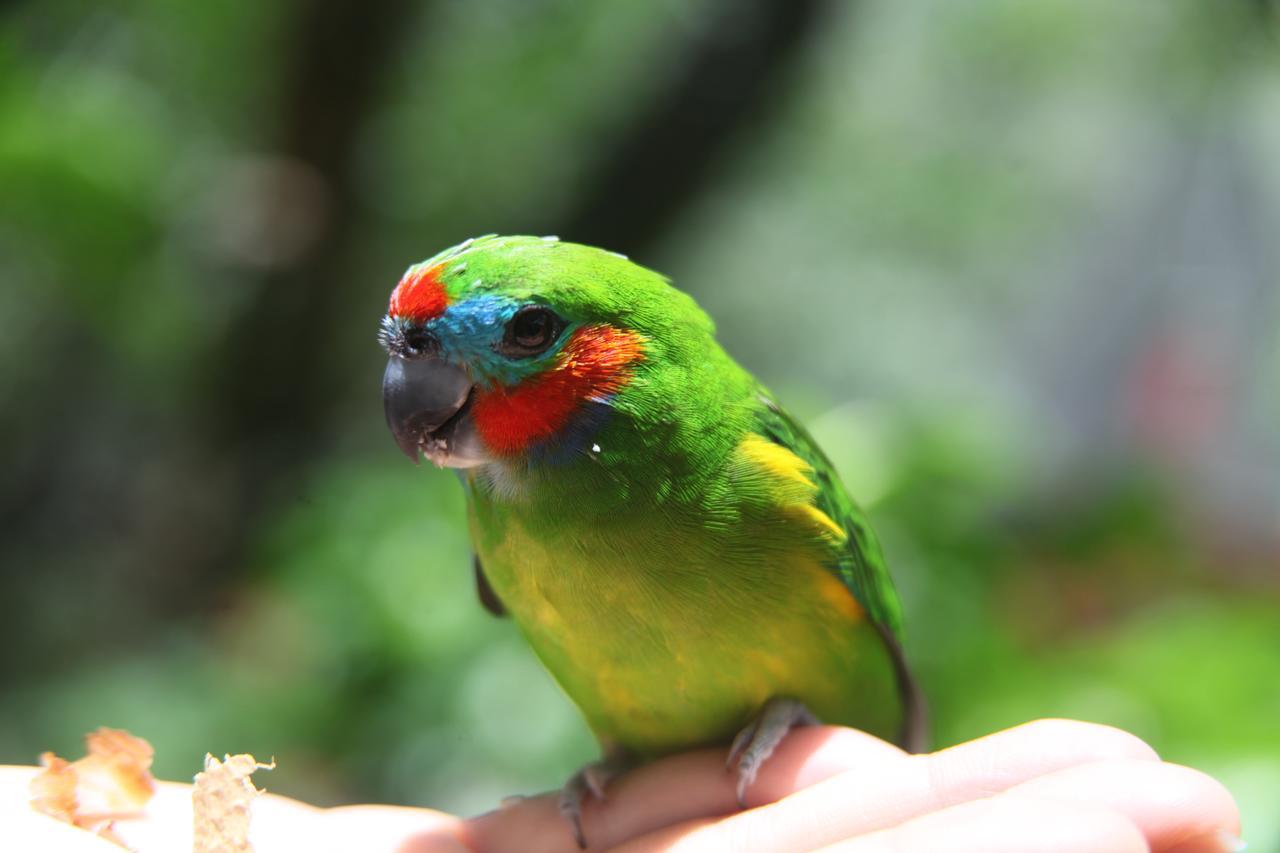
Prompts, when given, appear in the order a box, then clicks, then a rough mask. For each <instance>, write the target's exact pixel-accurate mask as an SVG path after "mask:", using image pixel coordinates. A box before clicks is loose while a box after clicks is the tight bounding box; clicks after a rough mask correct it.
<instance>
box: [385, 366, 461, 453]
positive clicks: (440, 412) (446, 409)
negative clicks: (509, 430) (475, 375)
mask: <svg viewBox="0 0 1280 853" xmlns="http://www.w3.org/2000/svg"><path fill="white" fill-rule="evenodd" d="M470 392H471V379H470V378H469V377H468V376H467V374H466V371H464V370H463V369H462V368H461V367H458V366H457V365H454V364H450V363H449V362H447V361H444V360H442V359H439V358H435V357H431V356H428V357H424V358H410V359H405V358H401V357H400V356H397V355H393V356H392V357H391V359H390V361H388V362H387V371H386V373H384V374H383V375H382V405H383V408H384V409H385V411H386V414H387V426H388V427H390V429H391V435H392V436H394V437H395V440H396V445H397V446H399V448H400V450H401V451H403V452H404V455H405V456H408V457H409V458H410V459H412V460H413V461H414V462H417V461H418V448H419V446H420V445H421V444H422V443H423V441H424V439H427V438H431V437H432V434H433V433H435V432H436V431H437V430H439V429H440V428H441V427H442V426H444V425H445V424H447V423H448V422H449V419H450V418H452V417H453V416H454V415H456V414H457V413H458V412H459V411H460V410H461V409H462V407H463V405H465V404H466V402H467V396H468V395H469V394H470Z"/></svg>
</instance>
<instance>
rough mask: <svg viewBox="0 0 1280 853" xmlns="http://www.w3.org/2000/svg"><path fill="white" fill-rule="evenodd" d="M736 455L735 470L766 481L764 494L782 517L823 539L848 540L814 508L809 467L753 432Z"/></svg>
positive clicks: (739, 447)
mask: <svg viewBox="0 0 1280 853" xmlns="http://www.w3.org/2000/svg"><path fill="white" fill-rule="evenodd" d="M736 454H737V456H738V463H739V468H740V470H742V471H744V472H745V473H746V475H747V476H755V477H761V478H764V479H766V480H769V481H770V482H769V486H770V488H769V489H768V491H769V492H771V493H772V495H773V497H774V500H775V501H776V503H777V504H778V506H779V508H780V509H781V510H782V512H783V513H784V514H785V515H787V516H788V517H791V518H794V519H795V520H796V521H797V522H798V523H799V524H801V525H802V526H804V527H808V528H810V529H814V530H816V531H817V532H818V534H819V535H820V536H822V537H823V538H824V539H831V540H833V541H835V542H837V543H841V542H844V541H845V540H846V539H848V538H849V537H848V534H847V533H846V532H845V530H844V528H842V527H841V526H840V525H839V524H837V523H836V522H835V520H833V519H832V518H831V516H829V515H827V514H826V513H825V512H823V511H822V510H821V509H819V508H818V507H817V506H815V505H814V503H813V499H814V497H815V496H816V495H817V494H818V486H817V484H816V483H814V482H813V480H811V479H810V477H811V475H812V474H813V466H812V465H810V464H809V463H808V462H805V461H804V460H803V459H801V458H800V457H799V456H797V455H796V454H794V453H792V452H791V451H790V450H788V449H787V448H786V447H783V446H782V445H781V444H778V443H776V442H773V441H769V440H768V439H767V438H764V437H763V436H759V435H755V434H754V433H752V434H750V435H748V436H747V437H746V438H744V439H743V440H742V442H741V443H740V444H739V445H738V448H737V451H736Z"/></svg>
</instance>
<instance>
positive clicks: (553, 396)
mask: <svg viewBox="0 0 1280 853" xmlns="http://www.w3.org/2000/svg"><path fill="white" fill-rule="evenodd" d="M643 342H644V338H642V337H641V336H640V335H638V334H637V333H635V332H630V331H626V330H624V329H615V328H614V327H612V326H583V327H582V328H580V329H578V330H576V331H575V332H574V333H573V334H572V335H570V337H569V340H568V341H566V342H565V345H564V348H563V349H561V351H560V354H559V356H557V358H556V363H555V364H554V365H553V366H552V367H550V368H548V369H547V370H546V371H544V372H542V373H540V374H538V375H537V376H534V377H533V378H531V379H527V380H525V381H524V382H521V383H520V384H519V385H514V386H512V387H510V388H495V389H493V390H492V391H484V392H480V391H477V393H476V397H475V402H474V403H473V404H472V409H471V417H472V419H473V420H474V421H475V425H476V429H477V431H478V432H479V433H480V438H481V439H482V440H483V441H484V443H485V445H486V446H487V447H488V448H489V449H490V450H492V451H493V452H494V453H496V454H498V455H499V456H511V455H514V454H517V453H520V452H522V451H524V450H525V449H526V448H528V447H529V445H531V444H533V443H535V442H538V441H542V440H545V439H548V438H550V437H552V436H553V435H555V434H556V433H558V432H559V431H560V430H561V429H563V428H564V427H565V425H566V424H567V423H568V422H569V419H570V418H571V417H572V416H573V413H574V411H575V410H577V409H578V407H579V406H581V405H582V404H583V403H584V402H586V401H587V400H590V399H593V398H594V399H601V398H604V397H608V396H610V395H612V394H615V393H617V392H618V391H619V390H620V389H621V388H622V387H623V386H624V385H626V384H627V382H628V381H629V380H630V379H631V365H633V364H634V363H635V362H637V361H640V360H641V359H643V358H644V344H643Z"/></svg>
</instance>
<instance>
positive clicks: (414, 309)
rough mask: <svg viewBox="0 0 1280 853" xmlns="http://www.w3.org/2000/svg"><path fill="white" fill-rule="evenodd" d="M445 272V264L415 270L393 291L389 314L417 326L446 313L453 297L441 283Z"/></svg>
mask: <svg viewBox="0 0 1280 853" xmlns="http://www.w3.org/2000/svg"><path fill="white" fill-rule="evenodd" d="M442 270H443V264H436V265H435V266H433V267H427V268H426V269H422V268H421V267H414V268H413V269H411V270H409V271H408V272H407V273H405V274H404V278H402V279H400V283H399V284H397V285H396V289H395V290H393V291H391V306H390V307H389V308H388V313H390V314H391V316H392V317H401V318H403V319H405V320H412V321H413V322H415V323H425V322H426V321H427V320H430V319H432V318H434V317H439V316H440V315H441V314H443V313H444V309H445V308H446V307H448V305H449V296H448V294H446V293H445V292H444V285H443V284H441V283H440V273H441V271H442Z"/></svg>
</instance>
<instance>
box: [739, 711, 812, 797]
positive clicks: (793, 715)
mask: <svg viewBox="0 0 1280 853" xmlns="http://www.w3.org/2000/svg"><path fill="white" fill-rule="evenodd" d="M817 724H818V718H817V717H815V716H814V715H813V714H812V713H810V712H809V709H808V708H806V707H805V706H804V705H803V704H801V703H800V702H797V701H796V700H795V699H786V698H781V697H779V698H774V699H770V700H769V701H768V702H766V703H764V707H763V708H761V709H760V713H759V714H757V715H756V717H755V719H754V720H752V721H751V722H750V723H748V724H747V725H746V727H745V728H743V729H742V731H740V732H738V735H737V737H735V738H734V739H733V745H732V746H730V747H729V757H728V759H727V760H726V761H725V769H727V770H732V769H733V768H734V767H735V766H736V767H737V770H738V786H737V793H738V807H739V808H743V809H745V808H746V807H747V789H748V788H750V787H751V783H753V782H755V780H756V775H757V774H758V773H759V772H760V768H761V767H762V766H764V763H765V761H767V760H768V759H769V756H770V755H773V751H774V750H775V749H777V747H778V744H780V743H782V739H783V738H785V737H786V736H787V732H789V731H791V730H792V729H793V728H795V727H796V726H814V725H817Z"/></svg>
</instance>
